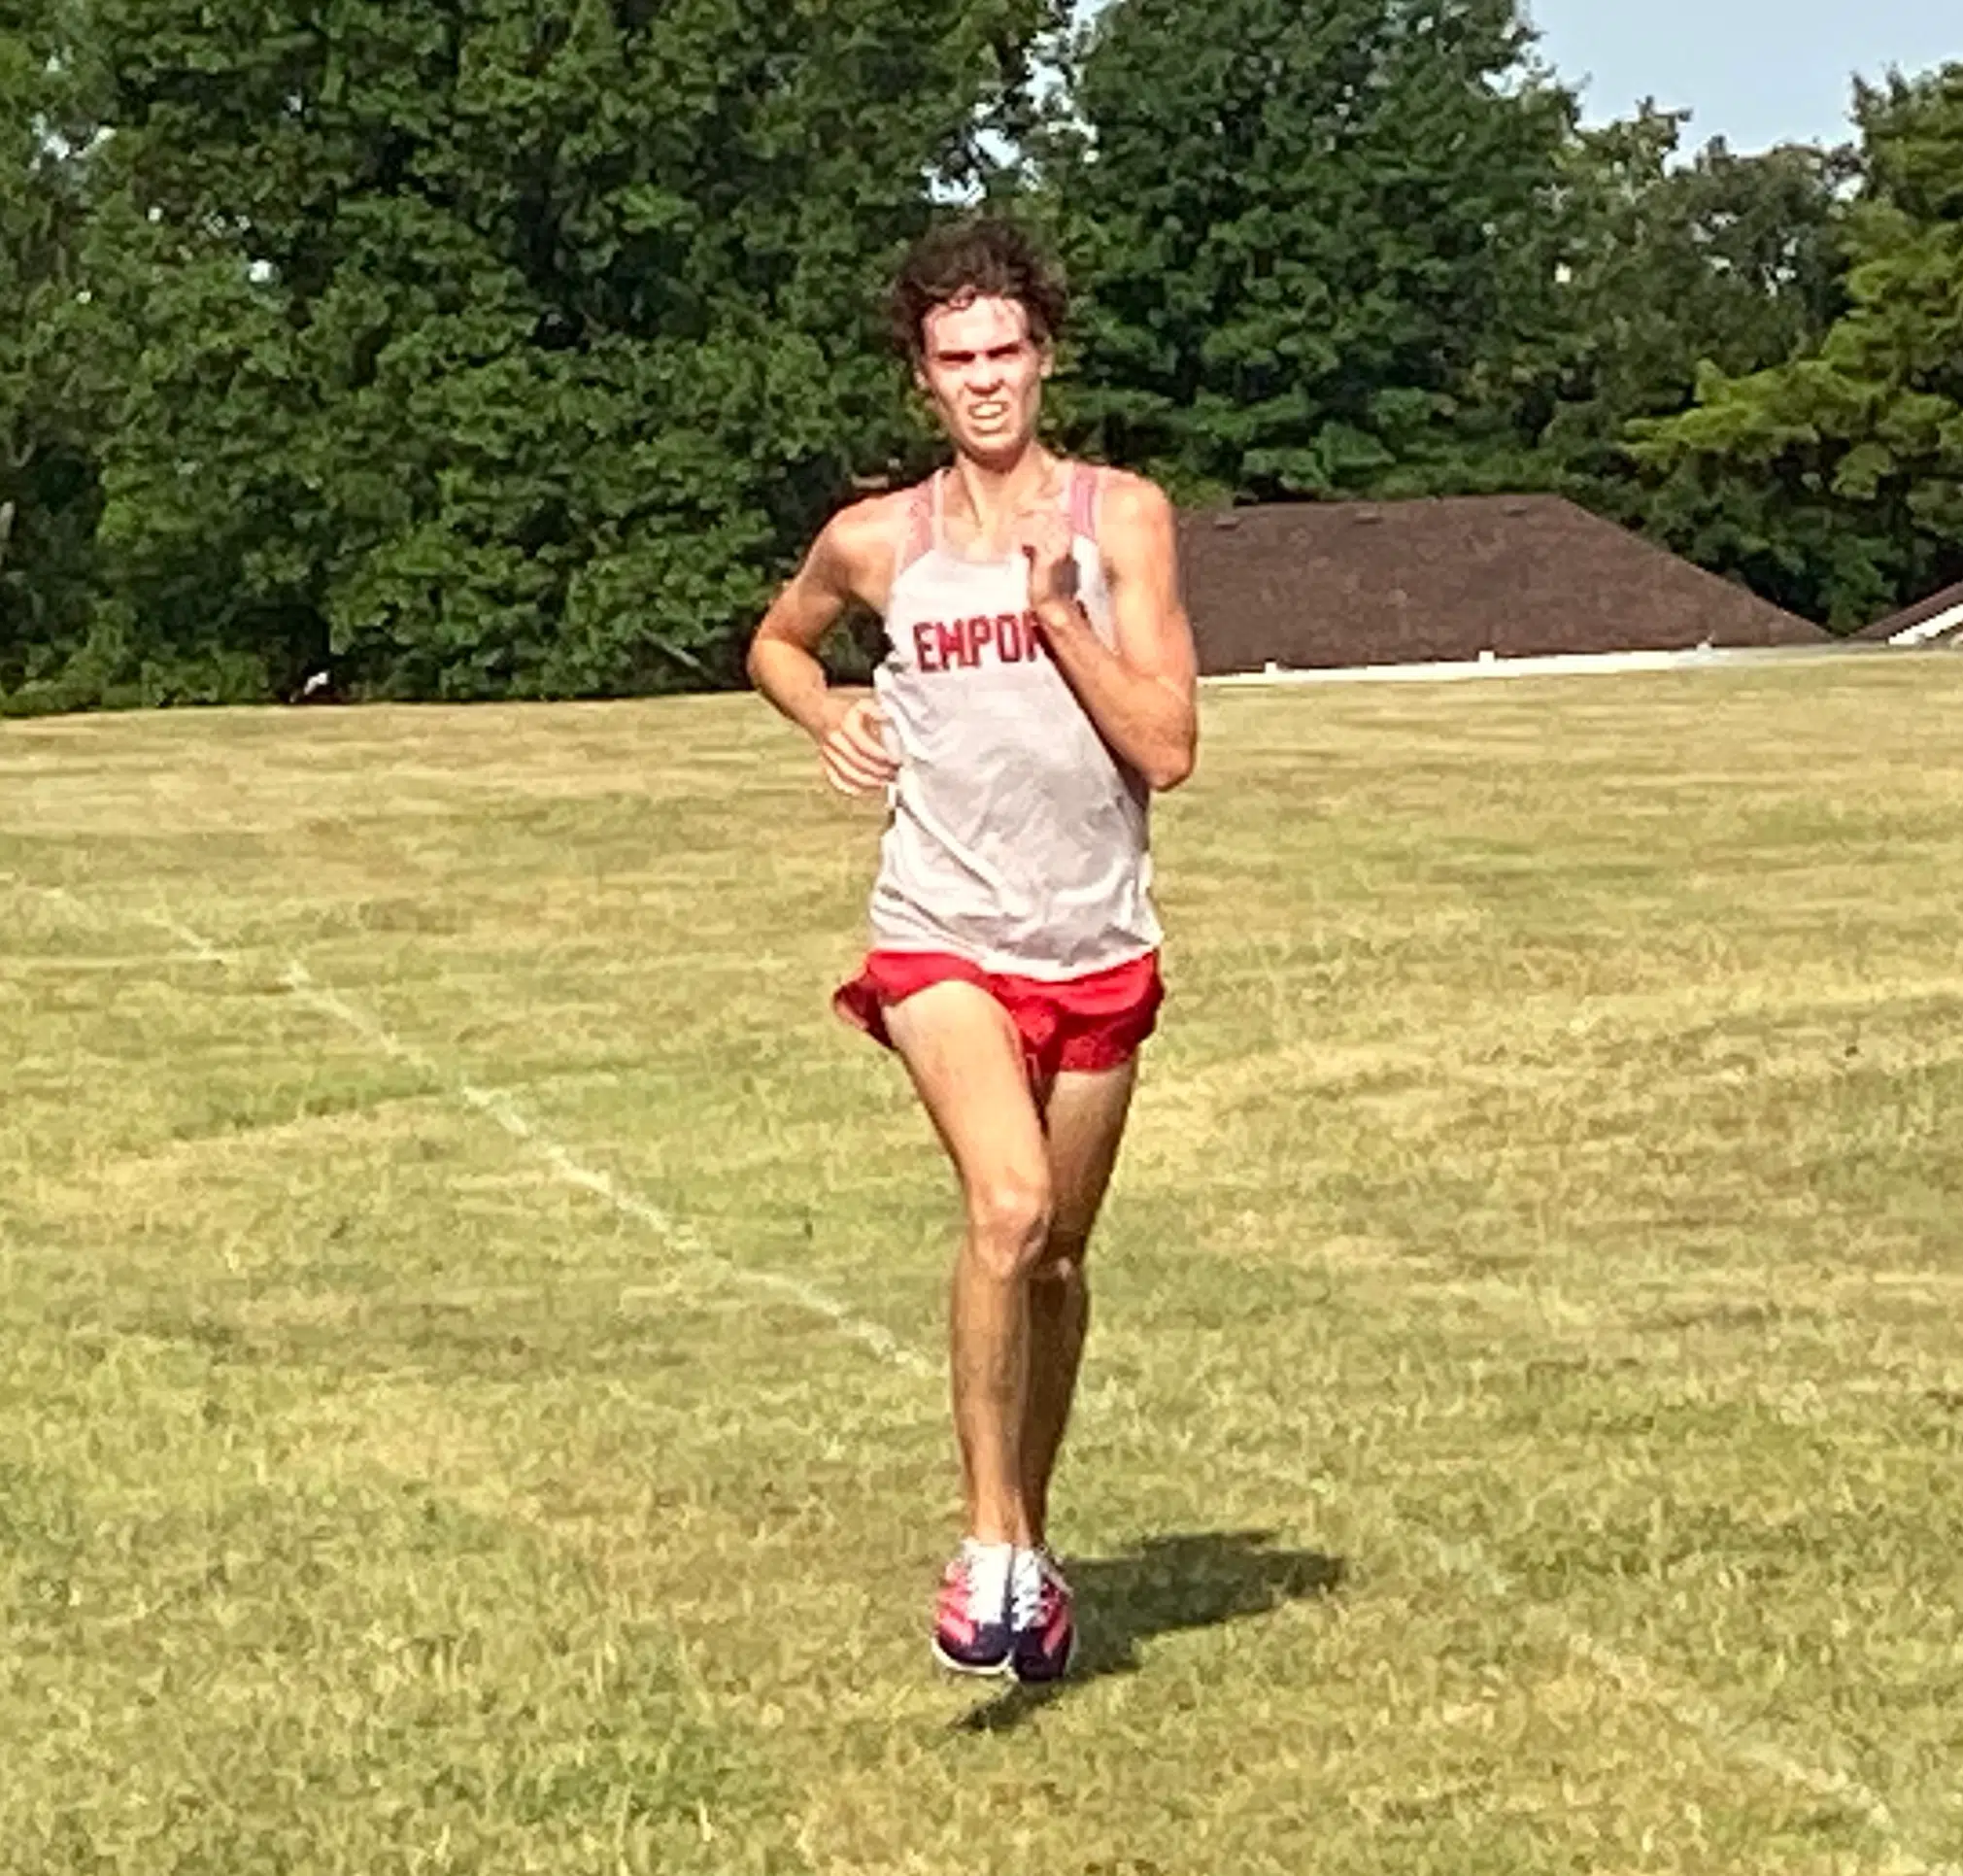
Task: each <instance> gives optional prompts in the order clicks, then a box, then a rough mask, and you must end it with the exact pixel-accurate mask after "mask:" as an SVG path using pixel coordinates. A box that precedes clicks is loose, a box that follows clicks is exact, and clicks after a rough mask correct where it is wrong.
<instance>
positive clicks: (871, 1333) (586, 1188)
mask: <svg viewBox="0 0 1963 1876" xmlns="http://www.w3.org/2000/svg"><path fill="white" fill-rule="evenodd" d="M63 897H64V898H69V899H71V900H72V899H73V896H72V895H66V894H64V895H63ZM74 903H75V904H81V902H80V901H75V902H74ZM146 917H147V918H148V920H149V922H150V923H151V924H152V925H154V926H156V927H157V929H158V930H160V931H163V932H166V933H168V934H169V935H170V936H171V937H172V938H175V939H176V940H177V941H178V943H180V944H181V945H183V946H184V948H185V949H186V951H187V952H188V953H189V954H190V955H191V956H192V957H194V958H195V959H196V960H197V961H198V962H199V963H200V964H209V965H214V966H217V967H218V968H220V969H221V970H228V969H230V968H232V967H233V965H234V964H235V962H236V960H235V959H233V958H232V957H231V956H230V955H229V954H228V953H226V952H224V951H221V950H220V949H219V947H218V946H217V945H215V944H213V943H212V941H211V940H210V939H209V938H206V937H204V935H203V934H202V933H199V932H195V931H193V930H191V928H190V927H189V926H187V925H185V924H182V923H180V922H179V921H178V920H176V919H174V918H170V917H168V916H166V915H165V914H163V913H149V914H146ZM281 981H282V982H283V983H284V984H285V985H286V987H287V989H288V991H289V992H291V993H292V995H293V997H294V998H295V1000H296V1001H298V1002H300V1003H302V1004H304V1005H306V1006H307V1007H309V1008H310V1009H313V1010H316V1011H318V1012H319V1013H320V1014H322V1015H323V1016H327V1017H330V1018H331V1019H332V1020H333V1021H335V1022H337V1023H340V1024H341V1025H342V1026H343V1027H345V1028H347V1029H351V1030H353V1031H354V1032H355V1034H356V1035H357V1036H359V1037H361V1038H362V1040H365V1041H367V1042H369V1043H370V1044H372V1045H373V1046H374V1047H376V1048H378V1049H380V1050H381V1051H382V1052H383V1053H384V1054H386V1055H389V1056H391V1057H392V1058H394V1059H395V1060H396V1061H398V1062H404V1063H407V1064H408V1065H409V1066H410V1067H411V1068H414V1069H415V1070H416V1071H417V1072H418V1073H419V1074H424V1075H427V1076H428V1077H429V1079H431V1080H432V1081H435V1082H438V1083H440V1084H447V1085H448V1086H449V1087H450V1088H451V1089H452V1091H453V1092H454V1093H455V1094H456V1095H457V1098H458V1099H459V1100H461V1101H462V1102H464V1103H465V1105H466V1106H468V1107H470V1108H473V1109H476V1111H477V1112H479V1113H481V1114H483V1115H485V1116H486V1117H487V1118H489V1119H491V1120H493V1121H495V1122H496V1123H497V1125H498V1126H499V1127H501V1128H502V1129H503V1130H504V1132H505V1133H506V1134H507V1135H509V1136H510V1137H511V1138H512V1139H513V1140H515V1141H517V1142H518V1143H520V1144H521V1145H522V1146H524V1147H525V1148H526V1149H527V1150H528V1151H530V1152H531V1153H532V1154H533V1155H534V1156H535V1157H536V1158H538V1159H541V1160H543V1161H544V1162H545V1164H546V1165H547V1166H549V1167H550V1168H551V1169H552V1170H553V1172H554V1173H555V1174H556V1175H557V1176H558V1178H559V1180H560V1181H561V1182H562V1183H563V1184H566V1185H570V1186H575V1187H577V1188H578V1189H579V1190H581V1191H583V1192H587V1193H591V1194H592V1196H593V1197H594V1198H597V1199H599V1200H601V1201H603V1202H604V1203H605V1204H607V1205H609V1206H611V1207H612V1208H613V1209H614V1210H615V1211H618V1212H619V1213H620V1214H621V1215H622V1216H623V1217H626V1218H631V1219H633V1221H634V1222H635V1223H636V1224H640V1225H645V1226H646V1227H647V1228H648V1230H650V1231H651V1232H653V1233H654V1235H655V1236H656V1237H657V1238H659V1239H660V1241H661V1242H662V1243H663V1244H664V1245H667V1247H668V1248H669V1249H670V1250H671V1251H673V1252H674V1253H675V1254H676V1255H677V1256H679V1257H681V1258H684V1259H686V1260H687V1261H688V1262H689V1263H692V1264H694V1265H697V1266H700V1267H702V1268H705V1269H707V1270H710V1271H713V1272H714V1273H715V1274H716V1276H718V1277H719V1278H721V1279H723V1280H724V1281H725V1282H728V1283H734V1284H736V1285H738V1286H740V1287H742V1288H745V1289H750V1290H755V1291H757V1292H759V1293H761V1294H762V1295H765V1296H771V1297H776V1298H778V1299H780V1300H782V1301H784V1302H787V1303H791V1304H793V1305H795V1307H796V1308H798V1309H800V1310H803V1311H805V1312H806V1313H808V1314H811V1315H816V1316H820V1317H822V1318H824V1320H826V1321H828V1322H829V1323H830V1324H831V1326H832V1327H833V1328H834V1329H836V1330H837V1331H838V1333H839V1334H840V1335H842V1336H845V1337H846V1338H847V1339H848V1340H850V1341H853V1342H856V1343H858V1344H859V1345H860V1346H861V1347H864V1348H867V1349H870V1350H871V1352H872V1353H873V1354H875V1355H877V1356H879V1358H880V1359H881V1360H882V1361H887V1362H891V1363H892V1364H893V1365H894V1366H895V1367H896V1368H900V1369H904V1370H905V1371H906V1372H907V1373H908V1374H911V1375H921V1376H934V1375H937V1374H938V1373H939V1370H938V1369H937V1368H936V1367H935V1365H934V1364H933V1363H932V1362H931V1361H929V1360H928V1359H927V1357H926V1356H925V1355H923V1354H921V1353H920V1352H919V1350H918V1349H915V1348H910V1347H907V1346H906V1344H905V1343H903V1342H901V1341H900V1340H899V1339H898V1337H897V1336H896V1335H894V1334H893V1333H892V1331H891V1330H889V1329H886V1328H883V1327H882V1326H881V1325H880V1324H879V1323H877V1322H873V1321H869V1320H868V1319H867V1318H866V1317H864V1316H862V1315H859V1314H857V1313H855V1312H854V1311H852V1310H851V1309H849V1308H848V1307H847V1306H846V1305H845V1304H843V1303H841V1302H840V1301H839V1300H838V1299H837V1298H836V1297H835V1296H831V1295H829V1294H828V1293H827V1292H826V1291H824V1290H821V1289H819V1288H818V1287H817V1286H816V1285H815V1284H812V1283H807V1282H805V1281H804V1280H803V1279H801V1278H796V1277H791V1276H787V1275H786V1274H785V1273H784V1272H782V1271H774V1270H760V1269H757V1268H756V1267H754V1266H752V1265H746V1264H737V1263H732V1262H731V1261H730V1260H729V1259H728V1258H727V1257H725V1256H723V1255H722V1254H721V1253H720V1252H718V1251H716V1250H713V1249H711V1248H710V1246H709V1245H707V1244H706V1243H705V1242H704V1241H703V1239H702V1237H701V1234H700V1233H698V1232H697V1231H696V1230H695V1229H694V1226H692V1225H690V1224H689V1223H687V1222H686V1221H685V1220H683V1219H680V1218H677V1217H675V1216H674V1215H673V1214H672V1213H670V1212H667V1211H662V1210H661V1208H660V1206H657V1205H653V1204H650V1203H649V1201H647V1200H646V1199H644V1198H642V1197H640V1196H639V1194H637V1193H634V1192H630V1191H628V1190H627V1189H626V1187H625V1186H623V1185H621V1184H620V1182H619V1181H618V1180H616V1179H614V1178H612V1177H609V1176H608V1175H607V1174H605V1173H602V1172H600V1171H598V1170H597V1169H595V1168H593V1167H591V1166H588V1165H585V1164H584V1163H583V1162H581V1161H580V1160H578V1159H576V1158H575V1157H574V1156H573V1154H572V1152H571V1151H570V1150H569V1149H568V1148H567V1147H566V1146H565V1145H564V1144H563V1143H561V1142H559V1141H557V1140H555V1139H553V1138H552V1137H551V1135H549V1134H547V1133H546V1132H545V1131H544V1130H543V1129H541V1128H540V1127H539V1126H538V1125H537V1124H536V1123H535V1122H533V1121H532V1120H530V1119H528V1118H527V1117H526V1116H525V1114H524V1113H523V1112H521V1111H520V1110H519V1109H518V1108H517V1107H516V1106H515V1105H514V1104H513V1103H512V1101H511V1099H510V1097H509V1096H508V1095H504V1094H501V1093H499V1092H498V1091H496V1090H495V1089H491V1088H481V1087H479V1086H478V1085H477V1084H476V1083H475V1082H472V1081H467V1080H464V1079H462V1078H460V1077H459V1076H457V1075H454V1074H450V1073H448V1072H447V1071H446V1070H445V1069H444V1068H443V1067H442V1065H441V1064H439V1063H438V1062H437V1061H436V1060H435V1059H434V1058H433V1057H431V1056H430V1055H429V1054H427V1053H426V1052H425V1051H424V1050H423V1049H420V1048H418V1047H417V1046H416V1045H415V1044H414V1043H413V1042H408V1041H405V1040H403V1039H402V1038H401V1037H399V1036H397V1035H396V1034H395V1033H394V1032H393V1031H392V1030H390V1029H389V1028H388V1027H386V1026H385V1025H384V1024H383V1023H382V1022H381V1021H380V1020H379V1019H378V1018H376V1017H374V1016H372V1015H370V1014H369V1013H368V1012H367V1011H366V1010H363V1009H359V1008H356V1007H355V1005H353V1004H351V1003H349V1002H348V1001H347V999H346V998H344V997H341V996H339V995H337V994H336V993H335V992H334V991H332V990H330V989H328V988H326V987H325V986H324V985H322V984H321V983H318V982H317V981H316V980H315V979H314V977H313V975H312V974H311V973H310V972H308V970H307V968H306V966H305V965H303V964H301V963H299V962H298V961H297V960H290V961H288V964H287V966H286V969H285V971H284V972H283V973H282V976H281Z"/></svg>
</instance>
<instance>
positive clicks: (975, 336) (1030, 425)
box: [915, 297, 1051, 461]
mask: <svg viewBox="0 0 1963 1876" xmlns="http://www.w3.org/2000/svg"><path fill="white" fill-rule="evenodd" d="M1050 361H1051V354H1050V348H1049V347H1048V346H1047V345H1040V344H1038V343H1037V342H1036V341H1035V340H1034V339H1032V337H1031V336H1030V316H1029V314H1028V312H1027V311H1026V310H1025V309H1024V307H1023V304H1022V302H1021V301H1020V300H1013V299H993V298H980V297H977V298H975V299H970V300H965V301H960V302H958V303H956V304H954V305H952V306H937V307H935V308H934V310H933V311H932V312H931V313H930V314H929V315H928V316H927V318H926V319H925V320H924V321H923V322H922V330H921V359H920V364H919V367H918V369H917V371H916V373H915V376H916V378H917V379H918V381H919V384H920V388H921V389H922V390H923V391H924V392H927V394H928V396H929V397H930V398H931V399H932V400H933V407H934V410H935V411H936V412H937V413H938V415H939V417H940V421H941V424H942V425H943V426H944V427H945V428H946V430H947V433H948V435H949V437H950V438H952V439H953V441H954V444H955V447H956V448H957V449H960V450H961V451H963V452H964V453H965V454H966V455H968V456H972V457H976V458H979V459H980V460H983V461H988V460H998V459H1002V458H1008V457H1014V456H1016V455H1019V454H1020V453H1021V452H1022V451H1023V450H1024V449H1025V448H1026V447H1027V446H1028V444H1029V441H1030V439H1031V438H1032V436H1033V435H1034V434H1035V433H1036V411H1037V409H1038V407H1039V406H1040V405H1041V403H1042V398H1043V380H1044V379H1045V378H1047V377H1048V376H1049V375H1050Z"/></svg>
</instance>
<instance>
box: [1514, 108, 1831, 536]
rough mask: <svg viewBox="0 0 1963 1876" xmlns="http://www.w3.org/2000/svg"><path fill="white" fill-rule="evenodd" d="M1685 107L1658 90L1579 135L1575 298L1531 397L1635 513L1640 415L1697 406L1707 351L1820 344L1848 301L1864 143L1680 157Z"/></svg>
mask: <svg viewBox="0 0 1963 1876" xmlns="http://www.w3.org/2000/svg"><path fill="white" fill-rule="evenodd" d="M1682 121H1683V119H1682V116H1681V115H1680V114H1674V113H1667V112H1660V111H1657V110H1655V109H1654V108H1653V107H1649V106H1645V107H1643V108H1642V109H1641V111H1639V112H1638V113H1637V115H1636V116H1635V117H1633V118H1630V119H1625V120H1623V121H1621V122H1617V123H1612V124H1608V125H1606V126H1604V127H1602V128H1600V129H1594V130H1587V131H1583V132H1581V133H1580V135H1579V136H1578V137H1577V138H1576V140H1575V143H1574V148H1573V150H1572V152H1571V153H1570V156H1569V173H1570V185H1569V188H1568V191H1567V196H1566V205H1567V210H1568V217H1569V220H1568V229H1569V237H1570V238H1569V243H1568V247H1567V252H1566V254H1565V255H1564V256H1563V259H1562V261H1561V263H1560V280H1561V286H1562V293H1561V298H1562V301H1563V313H1562V316H1561V319H1560V322H1559V324H1558V327H1557V328H1556V330H1555V332H1554V334H1553V335H1552V355H1551V357H1550V360H1549V368H1548V374H1547V378H1546V381H1545V387H1544V390H1540V391H1536V392H1530V393H1529V394H1528V396H1527V398H1526V399H1525V401H1524V403H1523V420H1524V421H1525V423H1526V424H1527V425H1528V426H1531V427H1533V428H1534V430H1535V432H1536V440H1537V442H1538V445H1539V447H1540V450H1541V451H1542V452H1543V454H1544V456H1545V458H1546V460H1547V463H1548V466H1549V468H1550V470H1552V471H1553V472H1554V473H1555V475H1556V477H1557V479H1558V482H1559V485H1560V486H1561V487H1563V488H1564V489H1566V490H1567V491H1568V492H1569V493H1571V494H1574V495H1578V496H1579V497H1580V498H1582V499H1584V500H1586V501H1588V502H1589V503H1590V504H1591V505H1592V506H1595V507H1597V508H1600V509H1604V510H1607V511H1608V512H1612V513H1614V514H1616V515H1617V516H1618V517H1619V518H1622V519H1637V520H1640V519H1641V516H1642V512H1643V502H1644V492H1643V491H1642V489H1641V485H1640V484H1639V483H1638V482H1637V481H1636V480H1635V478H1634V473H1633V471H1634V465H1633V463H1632V462H1631V460H1630V459H1629V457H1628V455H1627V453H1626V451H1625V450H1624V448H1623V447H1622V445H1623V438H1624V435H1625V432H1626V430H1627V428H1628V426H1629V425H1630V424H1631V423H1632V422H1634V421H1637V420H1639V419H1645V418H1655V417H1664V416H1671V415H1675V413H1676V412H1678V411H1681V410H1683V409H1685V408H1686V407H1687V406H1688V405H1689V404H1690V402H1691V401H1692V399H1693V397H1694V395H1695V392H1696V389H1697V383H1698V373H1699V371H1700V369H1701V368H1702V367H1703V366H1704V365H1706V364H1707V363H1709V364H1713V365H1715V366H1716V367H1717V368H1718V369H1719V370H1721V371H1724V372H1726V373H1730V374H1733V375H1740V374H1744V373H1749V372H1753V371H1758V370H1761V369H1764V368H1766V367H1769V366H1772V365H1777V364H1783V363H1785V362H1786V361H1787V360H1789V359H1791V358H1796V357H1798V356H1800V355H1801V354H1803V353H1805V352H1808V351H1810V350H1811V348H1812V347H1814V346H1815V345H1817V344H1818V342H1819V340H1820V339H1821V338H1822V337H1823V336H1824V334H1825V332H1826V330H1827V328H1828V326H1829V325H1830V324H1832V323H1833V320H1834V319H1835V317H1836V316H1837V315H1838V314H1839V313H1840V312H1841V311H1843V310H1844V308H1845V256H1844V255H1843V253H1842V248H1841V239H1842V235H1841V224H1842V221H1843V219H1844V217H1843V196H1844V193H1845V189H1846V187H1847V185H1848V184H1849V183H1850V182H1851V181H1852V180H1853V177H1854V175H1855V173H1856V171H1855V164H1854V159H1853V155H1852V153H1851V152H1849V151H1827V150H1819V149H1815V148H1812V147H1811V146H1806V145H1793V146H1786V147H1782V148H1779V149H1776V150H1772V151H1769V152H1766V153H1763V154H1759V155H1740V154H1738V153H1734V152H1732V151H1731V150H1729V149H1728V148H1727V147H1726V146H1725V144H1724V143H1723V142H1722V141H1717V142H1713V143H1711V144H1709V145H1708V146H1707V147H1706V148H1705V149H1703V150H1702V151H1700V152H1699V153H1697V154H1696V155H1695V157H1693V158H1692V159H1691V160H1690V161H1689V162H1687V163H1685V162H1679V161H1677V160H1676V158H1677V155H1678V150H1679V145H1680V141H1681V126H1682Z"/></svg>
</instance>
